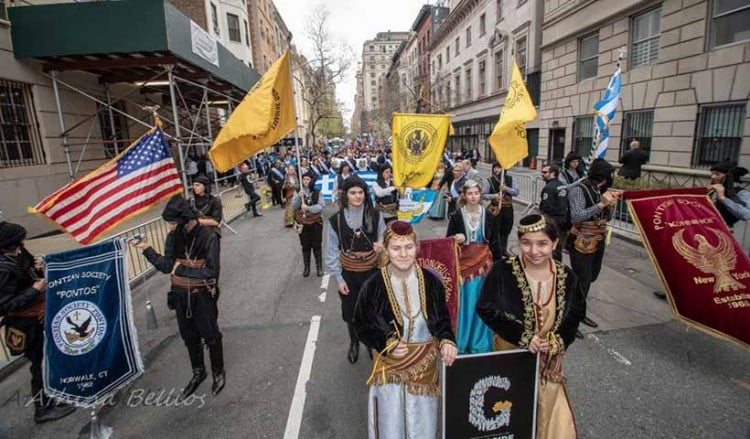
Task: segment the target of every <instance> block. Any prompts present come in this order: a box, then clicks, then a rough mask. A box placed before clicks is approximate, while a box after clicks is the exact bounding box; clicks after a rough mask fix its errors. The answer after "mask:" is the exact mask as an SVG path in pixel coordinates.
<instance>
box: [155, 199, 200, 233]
mask: <svg viewBox="0 0 750 439" xmlns="http://www.w3.org/2000/svg"><path fill="white" fill-rule="evenodd" d="M161 217H162V218H164V221H175V222H176V223H177V224H178V225H181V226H184V225H185V223H187V222H188V221H189V220H191V219H196V218H198V212H197V211H196V210H195V209H193V208H192V207H190V203H188V201H187V200H186V199H185V198H184V197H183V196H182V195H179V194H178V195H174V196H172V198H170V199H169V201H168V202H167V205H166V206H164V211H163V212H162V213H161Z"/></svg>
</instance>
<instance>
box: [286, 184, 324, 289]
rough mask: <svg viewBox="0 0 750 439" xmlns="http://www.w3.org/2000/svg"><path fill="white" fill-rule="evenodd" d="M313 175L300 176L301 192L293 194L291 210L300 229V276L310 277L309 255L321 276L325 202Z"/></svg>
mask: <svg viewBox="0 0 750 439" xmlns="http://www.w3.org/2000/svg"><path fill="white" fill-rule="evenodd" d="M315 177H316V175H315V173H314V172H312V171H309V172H308V173H307V174H305V175H303V176H302V190H300V191H299V192H298V193H296V194H294V199H293V200H292V208H293V209H294V221H295V222H296V223H297V224H299V225H300V226H301V227H302V230H301V231H300V234H299V242H300V244H301V245H302V262H303V264H304V269H303V271H302V276H304V277H307V276H309V275H310V255H311V253H312V254H314V255H315V266H316V268H317V272H316V274H317V275H318V277H320V276H323V250H322V243H323V217H322V216H321V212H322V211H323V208H324V207H325V201H323V197H322V196H321V195H320V191H319V190H317V189H315Z"/></svg>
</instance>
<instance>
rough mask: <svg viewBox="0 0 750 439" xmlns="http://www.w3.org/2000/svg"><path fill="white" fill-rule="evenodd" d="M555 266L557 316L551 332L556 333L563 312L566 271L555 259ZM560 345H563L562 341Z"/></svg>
mask: <svg viewBox="0 0 750 439" xmlns="http://www.w3.org/2000/svg"><path fill="white" fill-rule="evenodd" d="M555 268H556V270H557V305H556V308H555V313H557V318H556V319H555V326H554V327H553V328H552V332H554V333H555V335H557V330H558V329H559V328H560V325H561V324H562V321H563V316H564V314H565V285H566V282H567V280H568V272H567V271H565V266H564V265H563V264H562V262H557V261H555ZM558 337H559V335H558ZM561 340H562V339H561ZM561 345H562V346H565V345H564V344H562V343H561Z"/></svg>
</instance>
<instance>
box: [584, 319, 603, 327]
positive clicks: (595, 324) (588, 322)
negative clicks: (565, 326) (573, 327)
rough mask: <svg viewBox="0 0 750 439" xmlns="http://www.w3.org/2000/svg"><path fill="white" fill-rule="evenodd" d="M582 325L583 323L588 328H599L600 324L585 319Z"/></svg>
mask: <svg viewBox="0 0 750 439" xmlns="http://www.w3.org/2000/svg"><path fill="white" fill-rule="evenodd" d="M581 323H583V324H584V325H586V326H591V327H592V328H598V327H599V324H598V323H596V322H595V321H593V320H591V319H590V318H588V317H584V318H583V320H581Z"/></svg>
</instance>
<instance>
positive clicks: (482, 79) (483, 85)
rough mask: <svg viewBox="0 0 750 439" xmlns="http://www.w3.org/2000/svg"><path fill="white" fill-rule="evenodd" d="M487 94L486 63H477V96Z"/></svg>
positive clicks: (483, 61) (484, 61)
mask: <svg viewBox="0 0 750 439" xmlns="http://www.w3.org/2000/svg"><path fill="white" fill-rule="evenodd" d="M485 93H487V61H486V60H481V61H479V96H484V94H485Z"/></svg>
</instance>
